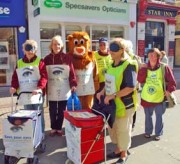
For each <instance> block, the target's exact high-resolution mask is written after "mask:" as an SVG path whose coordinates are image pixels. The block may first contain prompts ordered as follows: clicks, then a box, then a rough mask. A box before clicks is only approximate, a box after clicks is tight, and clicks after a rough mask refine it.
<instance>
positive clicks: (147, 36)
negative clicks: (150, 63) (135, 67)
mask: <svg viewBox="0 0 180 164" xmlns="http://www.w3.org/2000/svg"><path fill="white" fill-rule="evenodd" d="M178 10H179V7H176V6H173V5H170V4H166V3H157V2H155V1H153V2H152V1H147V0H140V1H139V4H138V27H137V28H138V32H137V36H138V41H137V44H138V55H139V56H141V57H142V59H143V60H144V61H145V62H147V51H148V49H150V48H153V47H156V48H159V49H160V50H165V51H166V53H167V56H168V59H169V66H170V67H171V68H173V67H174V57H175V49H176V46H175V28H176V16H177V13H178Z"/></svg>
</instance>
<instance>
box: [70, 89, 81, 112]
mask: <svg viewBox="0 0 180 164" xmlns="http://www.w3.org/2000/svg"><path fill="white" fill-rule="evenodd" d="M80 109H82V107H81V102H80V100H79V98H78V96H77V94H76V92H71V96H70V97H69V98H68V100H67V110H69V111H74V110H80Z"/></svg>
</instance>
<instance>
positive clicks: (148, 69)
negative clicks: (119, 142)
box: [137, 48, 176, 141]
mask: <svg viewBox="0 0 180 164" xmlns="http://www.w3.org/2000/svg"><path fill="white" fill-rule="evenodd" d="M147 55H148V61H149V62H148V63H147V64H144V65H142V66H141V68H140V70H139V72H138V77H137V80H138V81H139V82H140V83H143V84H144V86H143V88H142V92H141V105H142V106H143V108H144V113H145V134H144V137H145V138H151V135H152V133H153V129H155V138H154V139H155V140H156V141H159V140H160V137H161V136H162V135H163V129H164V120H163V115H164V113H165V111H166V103H165V95H169V94H170V93H171V92H173V91H175V90H176V81H175V78H174V75H173V73H172V70H171V69H170V67H169V66H168V65H165V74H164V75H163V71H162V69H161V63H160V55H161V52H160V51H159V49H158V48H152V49H150V50H149V51H148V53H147ZM164 78H165V82H166V91H164V88H163V79H164ZM153 113H155V115H156V123H155V128H153V120H152V115H153Z"/></svg>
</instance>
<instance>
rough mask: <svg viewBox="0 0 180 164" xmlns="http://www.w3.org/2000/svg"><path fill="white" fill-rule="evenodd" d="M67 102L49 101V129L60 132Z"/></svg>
mask: <svg viewBox="0 0 180 164" xmlns="http://www.w3.org/2000/svg"><path fill="white" fill-rule="evenodd" d="M66 105H67V101H49V115H50V121H51V129H55V130H61V129H62V124H63V121H64V111H65V110H66Z"/></svg>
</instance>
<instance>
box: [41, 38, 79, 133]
mask: <svg viewBox="0 0 180 164" xmlns="http://www.w3.org/2000/svg"><path fill="white" fill-rule="evenodd" d="M63 48H64V46H63V42H62V39H61V36H59V35H56V36H54V37H53V38H52V40H51V43H50V46H49V49H50V51H51V53H50V54H49V55H47V56H46V57H45V58H44V61H45V63H46V66H47V71H48V101H49V114H50V121H51V129H52V130H51V131H50V136H54V135H55V134H57V135H59V136H62V135H63V134H64V132H63V131H62V124H63V120H64V110H65V109H66V105H67V99H68V97H69V96H70V94H71V91H75V89H76V86H77V82H76V76H75V72H74V67H73V64H72V61H71V58H70V56H69V55H68V54H65V53H63Z"/></svg>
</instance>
